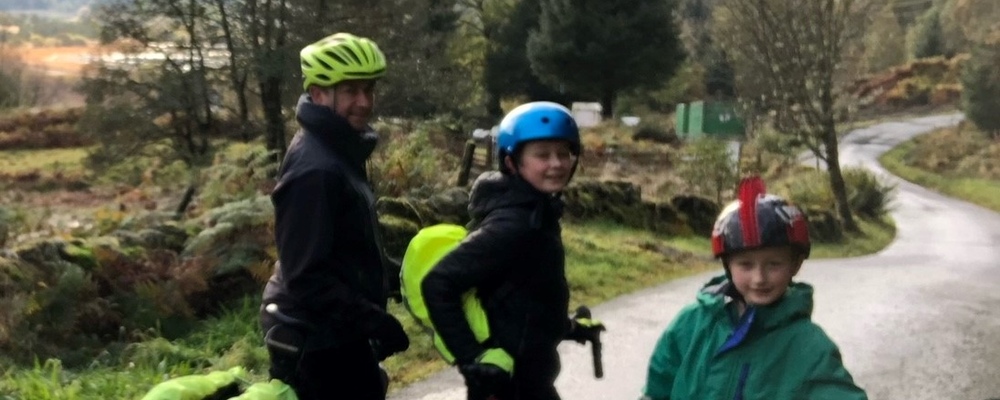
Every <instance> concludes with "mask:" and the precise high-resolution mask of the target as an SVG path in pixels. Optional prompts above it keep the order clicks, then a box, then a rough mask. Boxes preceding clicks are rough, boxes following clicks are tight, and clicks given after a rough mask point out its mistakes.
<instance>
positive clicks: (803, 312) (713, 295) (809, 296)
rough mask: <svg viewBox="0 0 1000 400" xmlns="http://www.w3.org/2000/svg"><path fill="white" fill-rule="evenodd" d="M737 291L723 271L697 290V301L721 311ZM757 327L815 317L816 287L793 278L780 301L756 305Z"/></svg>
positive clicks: (768, 328)
mask: <svg viewBox="0 0 1000 400" xmlns="http://www.w3.org/2000/svg"><path fill="white" fill-rule="evenodd" d="M732 291H735V287H734V286H733V285H732V283H731V282H729V279H728V278H726V276H724V275H721V276H717V277H715V278H712V280H710V281H708V283H706V284H705V286H703V287H702V289H701V291H700V292H698V296H697V298H698V303H699V304H701V305H702V306H703V307H708V308H718V309H719V311H720V312H722V311H724V310H725V309H726V304H727V303H729V300H730V299H731V298H732V296H730V295H728V293H731V292H732ZM756 309H757V311H756V313H757V315H756V317H755V318H754V323H753V324H754V329H761V328H762V329H764V330H772V329H776V328H779V327H781V326H784V325H788V324H790V323H792V322H795V321H796V320H799V319H810V318H812V310H813V287H812V286H811V285H809V284H807V283H802V282H792V283H791V284H790V285H789V286H788V290H787V291H785V295H784V296H783V297H782V298H781V299H779V300H778V301H776V302H774V303H772V304H768V305H766V306H757V307H756Z"/></svg>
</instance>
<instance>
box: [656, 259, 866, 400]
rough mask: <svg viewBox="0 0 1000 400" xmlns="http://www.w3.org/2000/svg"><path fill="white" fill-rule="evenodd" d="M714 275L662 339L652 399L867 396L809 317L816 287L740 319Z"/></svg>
mask: <svg viewBox="0 0 1000 400" xmlns="http://www.w3.org/2000/svg"><path fill="white" fill-rule="evenodd" d="M728 285H729V282H728V280H727V279H726V277H724V276H719V277H716V278H713V279H712V280H711V281H710V282H709V283H708V284H707V285H705V287H704V288H703V289H702V291H701V292H700V293H699V294H698V301H696V302H695V303H694V304H691V305H689V306H687V307H686V308H684V310H682V311H681V312H680V314H679V315H678V316H677V318H676V319H674V321H673V322H672V323H671V324H670V327H668V328H667V330H666V331H665V332H664V333H663V336H661V337H660V340H659V341H658V342H657V344H656V349H655V350H654V351H653V355H652V357H651V359H650V361H649V371H648V375H647V378H646V387H645V389H644V390H643V392H644V394H645V396H646V397H647V398H649V399H652V400H667V399H669V400H689V399H690V400H730V399H733V400H751V399H761V400H763V399H767V400H783V399H789V400H792V399H794V400H799V399H802V400H805V399H809V400H825V399H828V400H866V399H867V398H868V396H867V395H866V394H865V392H864V391H863V390H862V389H861V388H859V387H858V386H857V385H855V384H854V380H853V379H852V378H851V374H850V373H848V372H847V370H846V369H845V368H844V364H843V362H842V361H841V357H840V351H839V350H838V349H837V345H836V344H834V343H833V341H832V340H830V338H829V337H828V336H827V335H826V333H825V332H823V329H822V328H820V327H819V326H818V325H816V324H814V323H813V322H812V320H811V319H810V317H811V315H812V308H813V300H812V295H813V289H812V286H809V285H807V284H804V283H792V284H791V285H790V286H789V288H788V291H787V292H786V293H785V296H784V297H783V298H782V299H781V300H779V301H778V302H776V303H774V304H771V305H768V306H763V307H751V308H748V309H747V310H746V312H745V313H744V314H743V316H742V317H739V318H737V317H736V315H737V312H736V307H735V306H736V305H735V303H733V302H731V301H727V297H726V296H725V295H724V293H725V292H726V290H727V286H728Z"/></svg>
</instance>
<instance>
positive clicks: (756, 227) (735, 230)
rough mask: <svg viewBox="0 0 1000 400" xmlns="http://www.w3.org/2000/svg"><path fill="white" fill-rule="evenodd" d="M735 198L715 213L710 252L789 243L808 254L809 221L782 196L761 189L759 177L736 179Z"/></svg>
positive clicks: (718, 254)
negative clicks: (738, 184) (717, 213)
mask: <svg viewBox="0 0 1000 400" xmlns="http://www.w3.org/2000/svg"><path fill="white" fill-rule="evenodd" d="M738 194H739V195H738V197H737V198H738V200H737V201H734V202H732V203H730V204H729V205H728V206H726V208H725V209H723V210H722V212H721V213H719V218H717V219H716V220H715V228H714V229H713V230H712V253H714V254H715V257H716V258H718V257H722V256H725V255H727V254H731V253H733V252H737V251H742V250H752V249H757V248H763V247H776V246H792V247H793V248H796V249H798V250H799V251H801V252H802V255H803V256H804V257H805V258H808V257H809V249H810V247H811V246H810V242H809V225H808V223H807V221H806V216H805V214H803V213H802V210H800V209H799V208H798V207H796V206H795V205H793V204H791V203H789V202H788V201H786V200H785V199H783V198H781V197H778V196H775V195H769V194H766V193H765V188H764V181H763V180H761V179H760V178H759V177H751V178H744V179H743V180H742V181H740V186H739V189H738Z"/></svg>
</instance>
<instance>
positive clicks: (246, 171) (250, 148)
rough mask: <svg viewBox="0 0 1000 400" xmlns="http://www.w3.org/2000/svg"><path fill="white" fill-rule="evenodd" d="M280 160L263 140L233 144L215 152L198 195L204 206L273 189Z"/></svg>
mask: <svg viewBox="0 0 1000 400" xmlns="http://www.w3.org/2000/svg"><path fill="white" fill-rule="evenodd" d="M277 168H278V162H277V160H276V159H275V153H274V152H273V151H269V150H267V148H265V147H264V146H263V145H260V144H243V143H237V144H233V145H231V146H229V147H227V148H226V149H224V150H223V151H221V152H219V153H217V154H216V155H215V160H214V161H213V162H212V166H210V167H208V168H207V169H206V170H205V171H204V172H202V174H201V175H202V181H203V182H205V183H204V185H203V187H202V188H201V194H200V195H199V196H198V202H199V205H200V206H201V207H202V208H204V209H209V208H215V207H219V206H222V205H224V204H226V203H230V202H235V201H241V200H246V199H251V198H254V197H256V196H258V195H260V194H263V193H269V192H270V189H271V187H272V185H273V179H272V178H271V177H272V176H274V175H275V173H276V171H277Z"/></svg>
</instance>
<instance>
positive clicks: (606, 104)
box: [601, 90, 615, 119]
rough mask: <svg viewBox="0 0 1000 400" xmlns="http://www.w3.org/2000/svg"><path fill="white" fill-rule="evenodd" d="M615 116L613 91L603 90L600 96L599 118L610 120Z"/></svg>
mask: <svg viewBox="0 0 1000 400" xmlns="http://www.w3.org/2000/svg"><path fill="white" fill-rule="evenodd" d="M614 116H615V91H614V90H605V91H604V93H602V94H601V118H603V119H611V118H613V117H614Z"/></svg>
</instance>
